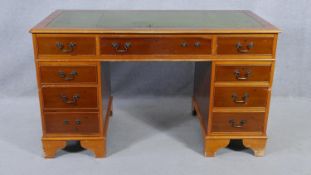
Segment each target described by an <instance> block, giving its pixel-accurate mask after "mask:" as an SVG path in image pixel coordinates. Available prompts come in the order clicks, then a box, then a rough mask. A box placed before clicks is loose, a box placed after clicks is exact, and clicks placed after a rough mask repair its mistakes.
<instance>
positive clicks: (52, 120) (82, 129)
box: [44, 113, 99, 135]
mask: <svg viewBox="0 0 311 175" xmlns="http://www.w3.org/2000/svg"><path fill="white" fill-rule="evenodd" d="M44 117H45V118H44V121H45V132H46V134H59V135H62V134H63V135H84V134H85V135H92V134H98V133H99V117H98V113H45V114H44Z"/></svg>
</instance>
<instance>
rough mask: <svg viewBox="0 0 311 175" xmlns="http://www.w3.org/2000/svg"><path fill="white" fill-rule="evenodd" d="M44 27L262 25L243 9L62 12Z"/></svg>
mask: <svg viewBox="0 0 311 175" xmlns="http://www.w3.org/2000/svg"><path fill="white" fill-rule="evenodd" d="M46 27H47V28H212V29H254V28H263V27H264V25H263V24H262V23H260V22H259V21H257V20H256V19H255V18H253V17H252V16H250V15H249V14H247V13H246V11H177V10H176V11H174V10H171V11H154V10H153V11H99V10H83V11H62V12H61V13H60V14H59V15H58V16H57V17H56V18H55V19H54V20H52V21H51V22H50V23H48V24H47V26H46Z"/></svg>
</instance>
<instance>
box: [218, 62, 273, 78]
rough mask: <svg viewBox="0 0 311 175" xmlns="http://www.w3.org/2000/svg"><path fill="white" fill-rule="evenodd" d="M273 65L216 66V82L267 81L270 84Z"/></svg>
mask: <svg viewBox="0 0 311 175" xmlns="http://www.w3.org/2000/svg"><path fill="white" fill-rule="evenodd" d="M270 76H271V65H269V66H266V65H256V64H254V65H243V63H241V65H216V70H215V81H216V82H219V81H233V82H241V81H242V82H245V81H265V82H269V81H270Z"/></svg>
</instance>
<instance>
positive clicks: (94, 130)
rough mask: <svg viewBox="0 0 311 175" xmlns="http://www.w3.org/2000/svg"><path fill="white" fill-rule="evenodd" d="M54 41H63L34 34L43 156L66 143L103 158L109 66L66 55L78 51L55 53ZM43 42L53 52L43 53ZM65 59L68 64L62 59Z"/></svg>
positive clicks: (109, 101)
mask: <svg viewBox="0 0 311 175" xmlns="http://www.w3.org/2000/svg"><path fill="white" fill-rule="evenodd" d="M55 39H59V40H60V41H63V42H67V40H66V38H64V37H62V36H59V38H57V37H56V38H55V37H50V36H49V35H43V34H42V35H34V48H35V63H36V70H37V81H38V92H39V98H40V107H41V120H42V130H43V136H42V145H43V150H44V154H45V157H46V158H53V157H55V156H56V155H57V151H58V150H60V149H63V148H65V147H66V144H67V142H68V141H79V142H80V145H81V146H82V147H83V148H85V149H88V150H90V151H92V152H93V153H94V154H95V156H96V157H105V155H106V136H107V129H108V125H109V118H110V116H111V114H112V97H111V96H110V68H109V63H106V62H103V63H101V62H98V61H80V60H81V58H80V56H79V54H77V55H75V54H73V55H72V53H69V51H71V52H78V51H79V50H66V52H64V49H59V50H57V48H56V49H55V48H54V46H55V44H54V45H53V42H54V40H55ZM67 39H70V38H67ZM52 40H53V41H52ZM89 40H91V39H89ZM89 40H81V41H80V40H79V42H91V41H89ZM92 40H93V39H92ZM39 41H40V42H41V45H40V42H39ZM43 41H44V43H46V44H50V45H51V47H52V46H53V47H52V48H53V49H54V50H52V51H53V52H52V51H51V50H45V48H44V47H43V46H42V42H43ZM38 42H39V44H38ZM94 42H95V40H94ZM77 44H79V43H77ZM80 44H81V43H80ZM40 49H41V51H40ZM42 49H43V50H44V51H46V52H48V53H45V52H43V51H42ZM67 51H68V53H67ZM81 52H82V51H81ZM90 54H92V53H91V52H90ZM69 57H70V61H68V60H67V59H66V58H69ZM51 58H52V59H51Z"/></svg>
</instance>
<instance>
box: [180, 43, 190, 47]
mask: <svg viewBox="0 0 311 175" xmlns="http://www.w3.org/2000/svg"><path fill="white" fill-rule="evenodd" d="M180 46H181V47H188V43H187V42H182V43H180Z"/></svg>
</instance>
